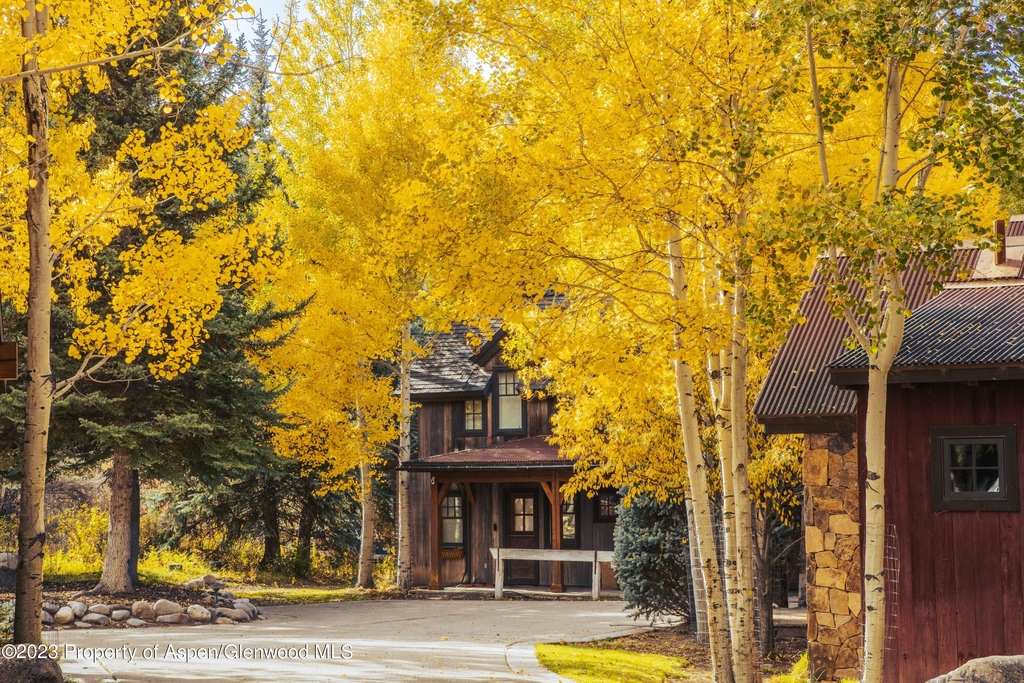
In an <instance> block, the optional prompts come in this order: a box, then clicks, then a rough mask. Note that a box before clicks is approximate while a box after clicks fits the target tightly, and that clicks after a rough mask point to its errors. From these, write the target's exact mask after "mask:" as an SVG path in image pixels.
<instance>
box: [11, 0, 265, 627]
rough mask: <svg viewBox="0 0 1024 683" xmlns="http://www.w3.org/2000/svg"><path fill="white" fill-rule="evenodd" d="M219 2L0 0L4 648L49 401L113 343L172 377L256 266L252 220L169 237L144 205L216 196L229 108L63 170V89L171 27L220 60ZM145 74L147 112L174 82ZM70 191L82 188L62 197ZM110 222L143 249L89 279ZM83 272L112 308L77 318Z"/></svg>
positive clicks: (66, 138) (145, 62) (145, 49)
mask: <svg viewBox="0 0 1024 683" xmlns="http://www.w3.org/2000/svg"><path fill="white" fill-rule="evenodd" d="M235 10H236V5H234V4H233V3H228V4H220V3H212V4H199V5H187V6H186V5H181V6H178V5H172V4H168V3H163V2H155V3H149V4H146V3H142V4H141V5H140V4H138V3H123V2H119V1H117V0H112V1H110V2H101V3H100V4H99V5H97V4H96V3H93V2H81V1H80V0H68V1H66V2H65V1H58V2H49V3H47V2H43V3H37V2H25V3H19V2H15V1H8V2H7V3H5V4H4V5H3V6H2V8H0V21H2V22H3V29H2V30H0V88H3V89H5V91H6V92H5V94H7V95H13V96H14V98H15V99H14V101H17V102H19V103H20V105H21V107H22V108H23V113H24V118H23V121H24V123H23V124H22V125H18V124H16V123H15V122H14V119H13V117H12V110H11V109H7V108H6V107H7V106H8V105H5V109H4V110H3V124H2V125H3V126H4V128H5V129H6V131H9V132H10V133H11V135H10V136H8V135H5V136H4V139H3V141H0V158H2V159H3V161H4V167H3V168H2V169H0V183H3V184H4V185H6V186H7V187H8V188H11V189H14V192H12V193H10V194H8V193H5V195H4V200H3V202H2V204H0V207H2V211H3V215H2V217H0V224H2V225H4V226H8V225H10V226H13V225H14V224H16V223H18V222H23V223H24V225H25V226H26V230H25V232H24V233H21V232H14V231H13V230H9V229H5V230H3V231H0V240H2V241H3V242H4V249H3V250H0V253H2V256H0V259H3V261H4V263H3V265H4V266H6V268H4V269H3V272H4V277H5V279H9V280H10V281H11V282H12V286H11V287H10V288H5V291H7V292H12V293H13V294H14V300H15V304H16V305H17V306H19V307H22V308H23V309H26V310H27V312H28V348H27V351H26V354H25V360H26V371H27V379H28V382H27V400H26V423H25V441H24V449H23V460H22V482H21V514H20V520H19V532H18V545H19V565H18V579H17V587H16V604H15V625H14V639H15V642H18V643H38V642H40V638H41V604H42V578H43V577H42V552H43V541H44V534H45V527H44V524H43V492H44V486H45V476H46V453H47V435H48V432H49V419H50V409H51V406H52V403H53V400H54V399H55V398H59V397H60V396H62V395H63V394H65V393H67V392H68V391H70V390H71V388H72V387H73V386H74V383H75V382H77V381H79V380H81V379H83V378H87V377H88V376H89V374H90V372H92V371H94V370H95V369H96V368H98V367H100V366H101V365H102V364H104V363H106V362H107V359H109V358H111V357H112V356H113V355H115V354H119V353H124V354H125V355H126V357H131V358H135V357H138V356H139V355H140V354H141V353H143V352H145V353H147V354H148V355H149V356H150V358H151V360H152V362H151V363H150V368H151V370H152V371H153V373H154V374H156V375H158V376H163V377H168V376H171V375H174V374H176V373H177V372H180V371H182V370H183V369H184V368H186V367H188V365H189V364H191V363H192V362H194V359H195V357H196V354H197V353H198V347H197V344H198V342H199V341H201V338H202V324H203V322H204V321H205V320H207V319H209V318H210V317H212V315H213V313H214V312H215V310H216V306H217V302H218V296H219V295H217V293H216V287H221V286H225V285H229V284H232V283H237V282H241V281H246V280H248V279H249V278H250V277H251V276H252V275H253V274H255V273H256V270H254V269H258V268H260V267H262V266H257V265H255V264H258V263H259V262H260V254H259V251H260V249H259V246H258V244H259V242H260V241H261V240H262V239H263V237H262V236H261V235H260V231H259V229H252V231H251V239H249V238H247V237H246V236H245V235H242V234H230V235H227V234H222V231H219V230H217V229H216V227H215V226H210V227H209V229H208V230H206V231H205V235H204V236H203V237H202V238H201V239H197V240H196V242H195V243H192V244H184V243H181V242H180V241H179V242H175V240H174V238H172V237H169V236H165V235H163V234H161V231H160V226H159V222H158V221H155V220H153V219H152V214H151V212H152V209H153V207H154V206H155V205H156V204H157V203H159V202H167V201H178V202H180V203H181V205H182V206H183V207H191V206H196V207H198V208H203V207H204V206H205V205H207V204H209V203H211V202H214V201H223V199H224V197H226V196H227V195H228V194H230V192H231V191H232V189H233V182H234V179H233V175H232V173H231V172H230V170H229V169H228V168H227V166H226V165H225V163H224V161H223V158H222V157H223V155H224V154H227V153H230V152H231V151H234V150H236V149H239V148H240V147H241V146H242V145H244V144H245V143H246V141H247V139H248V131H246V130H245V129H239V128H238V126H237V120H238V118H237V113H238V106H239V105H238V104H229V105H226V106H224V107H219V108H217V107H215V108H211V109H210V110H209V111H208V112H207V113H206V115H205V116H204V117H203V119H202V120H201V121H200V122H198V123H196V124H194V125H193V126H190V127H183V128H181V129H179V128H177V127H175V126H174V125H172V124H168V125H167V126H166V127H165V128H164V130H163V131H162V132H161V135H160V136H159V138H158V139H157V140H152V141H146V140H143V139H141V138H139V137H136V138H134V139H130V140H129V141H128V142H126V143H125V146H124V147H123V149H122V153H121V155H120V156H119V158H118V159H117V160H116V161H115V162H114V163H113V164H111V165H110V167H108V168H106V169H101V170H100V171H99V172H98V173H97V174H96V175H95V176H91V177H90V176H89V174H86V173H84V172H83V171H82V169H81V166H80V165H79V166H78V167H77V168H76V163H77V162H78V159H77V153H78V151H79V150H80V149H82V146H83V145H84V144H85V140H86V138H87V135H88V122H83V121H73V120H71V119H70V117H69V114H68V113H67V106H66V105H67V104H68V98H69V96H70V95H71V94H72V93H74V92H75V90H77V89H78V88H82V87H86V88H90V89H91V90H93V91H99V90H102V89H103V88H106V87H109V83H108V82H107V81H106V79H105V77H104V75H103V73H102V71H101V70H100V69H99V68H98V67H99V65H101V64H105V63H110V62H113V61H121V60H125V59H130V60H134V64H135V66H136V68H139V69H143V68H154V69H159V68H160V66H159V62H158V60H156V57H157V56H158V55H159V54H160V53H162V52H168V51H171V50H178V49H181V45H180V42H181V40H182V39H183V38H184V37H186V36H187V37H189V38H190V39H191V40H192V41H193V42H195V43H198V44H200V45H201V46H209V52H208V53H207V54H208V56H209V58H212V59H224V58H226V57H227V56H228V55H229V53H230V46H228V45H225V44H224V43H223V41H222V38H223V31H222V29H221V28H220V24H221V21H222V20H223V19H224V18H226V17H227V16H230V15H232V14H233V13H234V12H235ZM169 12H176V13H178V15H179V16H180V17H181V19H182V21H183V24H184V27H185V28H184V33H183V35H182V36H179V37H176V38H174V39H172V40H171V41H169V42H164V43H158V42H156V36H157V34H156V31H155V28H156V26H157V25H159V23H160V22H161V21H162V20H163V18H164V17H166V15H167V13H169ZM160 83H161V84H162V91H161V99H162V102H161V106H162V107H164V108H165V110H166V111H167V112H172V111H173V108H174V104H175V102H176V101H177V98H178V97H179V96H180V95H179V94H178V90H177V86H178V85H179V84H180V77H179V75H178V74H177V73H172V72H170V71H168V72H167V73H161V76H160ZM6 101H7V102H10V101H11V98H8V99H7V100H6ZM62 174H66V175H65V178H64V179H62V178H61V175H62ZM76 174H77V175H78V177H77V178H76V177H74V176H75V175H76ZM136 178H146V179H147V180H149V181H151V186H152V189H151V190H149V191H148V192H146V193H145V194H144V195H136V194H134V188H133V187H132V181H133V180H134V179H136ZM65 180H66V181H67V182H66V183H65V184H63V185H58V184H55V181H56V182H64V181H65ZM76 187H77V188H79V189H84V190H85V191H84V192H81V194H80V195H79V194H76V193H75V191H74V189H73V188H76ZM5 189H6V188H5ZM21 192H24V193H25V194H24V195H23V196H24V198H25V199H24V202H23V203H22V205H21V207H20V208H18V207H17V205H16V203H15V202H14V201H13V200H12V199H11V197H12V196H17V195H18V194H20V193H21ZM62 199H63V200H64V201H61V200H62ZM55 200H57V201H59V202H61V203H59V204H54V201H55ZM124 229H127V230H139V231H143V232H144V233H145V234H148V235H149V236H150V237H149V240H148V242H147V244H146V245H145V246H143V247H140V248H139V249H137V250H135V251H133V252H132V253H129V254H126V255H125V259H124V268H125V277H124V278H123V279H120V280H118V279H114V276H112V275H111V274H110V273H102V274H100V277H99V278H95V276H96V275H97V274H98V270H97V268H96V265H95V263H93V262H92V257H93V255H94V254H95V253H96V251H97V250H98V249H99V248H101V247H102V246H103V245H105V244H106V243H108V242H109V241H110V240H111V239H112V238H113V237H114V236H115V235H116V234H118V233H119V232H120V231H121V230H124ZM234 232H235V231H232V233H234ZM199 242H205V243H206V244H205V246H199V244H198V243H199ZM165 257H166V260H164V259H165ZM191 276H198V277H197V279H195V280H193V279H191ZM55 278H56V279H59V280H60V281H61V282H62V284H63V285H64V286H65V287H66V289H67V290H68V292H69V294H70V296H71V299H72V307H73V308H74V310H75V312H76V313H77V314H78V315H79V317H80V319H81V323H82V324H81V327H80V329H79V330H78V332H77V333H76V345H75V350H74V352H75V353H78V354H80V356H81V358H82V363H81V366H80V369H79V371H78V372H77V373H75V374H74V375H72V376H69V377H66V378H57V377H54V376H53V373H52V370H51V367H50V312H51V311H50V306H51V299H52V290H53V283H54V281H55ZM91 279H92V280H93V285H92V286H95V279H99V280H101V281H105V282H104V283H103V284H104V286H107V287H111V288H113V289H115V290H116V291H115V292H114V299H115V304H114V309H113V312H111V313H109V314H106V315H104V316H101V317H97V316H95V315H92V314H91V313H90V312H89V303H90V302H91V300H92V297H93V295H92V294H90V291H89V288H90V284H89V282H90V280H91ZM210 286H213V287H214V289H213V291H211V290H210V289H209V287H210Z"/></svg>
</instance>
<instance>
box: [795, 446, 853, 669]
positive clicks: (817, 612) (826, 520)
mask: <svg viewBox="0 0 1024 683" xmlns="http://www.w3.org/2000/svg"><path fill="white" fill-rule="evenodd" d="M860 519H861V510H860V488H859V480H858V473H857V439H856V435H854V434H808V435H807V436H806V437H805V439H804V521H805V538H804V541H805V544H806V549H807V653H808V654H807V656H808V664H809V667H808V670H809V673H811V674H812V675H813V676H814V677H815V679H816V680H819V681H839V680H841V679H843V678H850V679H854V680H859V679H860V663H861V658H862V656H863V652H864V650H863V636H862V624H861V621H862V616H861V611H862V609H863V600H862V596H861V585H862V583H861V581H862V573H863V572H862V565H861V547H860Z"/></svg>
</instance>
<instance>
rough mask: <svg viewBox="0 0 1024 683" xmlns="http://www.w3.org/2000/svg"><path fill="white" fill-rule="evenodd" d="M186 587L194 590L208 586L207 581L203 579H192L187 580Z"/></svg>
mask: <svg viewBox="0 0 1024 683" xmlns="http://www.w3.org/2000/svg"><path fill="white" fill-rule="evenodd" d="M185 588H188V589H189V590H193V591H201V590H203V589H204V588H206V582H205V581H203V580H202V579H192V580H191V581H186V582H185Z"/></svg>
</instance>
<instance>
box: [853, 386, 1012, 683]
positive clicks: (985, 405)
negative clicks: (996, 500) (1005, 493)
mask: <svg viewBox="0 0 1024 683" xmlns="http://www.w3.org/2000/svg"><path fill="white" fill-rule="evenodd" d="M860 404H861V406H863V405H864V400H863V399H861V401H860ZM861 412H862V415H863V410H862V411H861ZM861 419H863V416H862V418H861ZM971 424H974V425H989V424H992V425H994V424H1012V425H1017V428H1018V431H1019V435H1018V439H1017V448H1018V452H1017V453H1016V454H1012V455H1014V456H1015V457H1017V458H1018V462H1020V459H1021V456H1022V450H1024V438H1021V435H1020V433H1024V429H1022V427H1024V382H1019V381H1003V382H986V383H982V384H980V385H978V386H967V385H964V384H921V385H917V387H916V388H901V387H891V388H890V390H889V401H888V429H887V438H886V474H887V477H886V480H887V482H888V485H887V488H886V506H887V521H888V522H889V523H890V524H894V525H895V526H896V533H897V537H898V542H899V560H900V573H899V584H898V590H897V601H896V618H895V626H896V630H895V634H896V635H895V643H894V649H893V650H891V651H890V652H889V653H887V656H886V677H885V678H886V681H887V683H902V682H904V681H925V680H928V679H930V678H932V677H934V676H937V675H940V674H943V673H946V672H949V671H952V670H953V669H955V668H956V667H957V666H959V665H961V664H963V663H964V662H966V661H967V660H969V659H974V658H976V657H984V656H987V655H1017V654H1024V574H1022V567H1024V557H1022V554H1024V537H1022V533H1024V527H1022V524H1021V513H1019V512H948V511H947V512H942V513H934V512H932V502H931V469H930V468H931V450H930V441H929V432H928V430H929V427H931V426H944V425H971ZM1022 464H1024V463H1022ZM1018 477H1019V478H1020V479H1021V481H1020V482H1019V484H1020V486H1021V490H1024V467H1018ZM890 613H891V612H890Z"/></svg>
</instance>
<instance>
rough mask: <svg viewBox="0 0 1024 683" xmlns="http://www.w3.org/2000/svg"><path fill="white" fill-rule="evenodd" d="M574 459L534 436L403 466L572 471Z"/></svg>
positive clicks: (444, 468) (433, 469)
mask: <svg viewBox="0 0 1024 683" xmlns="http://www.w3.org/2000/svg"><path fill="white" fill-rule="evenodd" d="M572 467H573V461H572V460H567V459H566V458H561V457H559V456H558V446H553V445H552V444H549V443H548V441H547V437H544V436H531V437H529V438H527V439H517V440H515V441H506V442H504V443H500V444H495V445H493V446H488V447H487V448H478V449H476V450H472V451H456V452H455V453H445V454H443V455H435V456H432V457H429V458H423V459H422V460H410V461H409V462H407V463H405V464H404V465H403V466H402V469H409V470H425V471H431V472H434V471H440V470H481V469H485V470H501V469H558V470H571V469H572Z"/></svg>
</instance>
